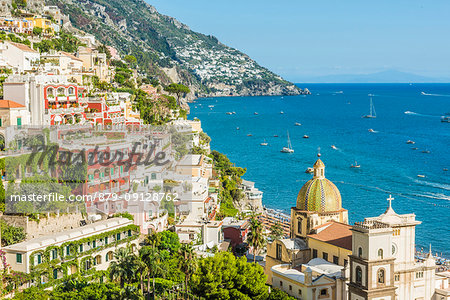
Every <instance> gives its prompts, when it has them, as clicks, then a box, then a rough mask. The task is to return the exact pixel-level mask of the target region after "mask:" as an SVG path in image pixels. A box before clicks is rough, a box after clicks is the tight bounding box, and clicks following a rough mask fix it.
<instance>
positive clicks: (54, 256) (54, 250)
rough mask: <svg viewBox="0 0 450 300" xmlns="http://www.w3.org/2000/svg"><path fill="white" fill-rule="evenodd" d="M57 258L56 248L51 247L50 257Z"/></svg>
mask: <svg viewBox="0 0 450 300" xmlns="http://www.w3.org/2000/svg"><path fill="white" fill-rule="evenodd" d="M57 258H58V250H57V249H53V250H52V259H57Z"/></svg>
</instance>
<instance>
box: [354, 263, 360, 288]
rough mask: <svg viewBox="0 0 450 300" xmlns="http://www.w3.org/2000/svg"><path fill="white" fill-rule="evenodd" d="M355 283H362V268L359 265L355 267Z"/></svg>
mask: <svg viewBox="0 0 450 300" xmlns="http://www.w3.org/2000/svg"><path fill="white" fill-rule="evenodd" d="M355 281H356V283H357V284H361V285H362V269H361V267H359V266H358V267H356V280H355Z"/></svg>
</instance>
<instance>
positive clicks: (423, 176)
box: [417, 174, 425, 178]
mask: <svg viewBox="0 0 450 300" xmlns="http://www.w3.org/2000/svg"><path fill="white" fill-rule="evenodd" d="M417 177H420V178H425V175H422V174H418V175H417Z"/></svg>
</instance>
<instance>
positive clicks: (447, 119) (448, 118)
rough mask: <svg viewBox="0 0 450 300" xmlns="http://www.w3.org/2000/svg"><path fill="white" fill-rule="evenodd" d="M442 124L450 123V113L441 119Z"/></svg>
mask: <svg viewBox="0 0 450 300" xmlns="http://www.w3.org/2000/svg"><path fill="white" fill-rule="evenodd" d="M441 122H442V123H450V113H446V114H445V115H444V116H442V117H441Z"/></svg>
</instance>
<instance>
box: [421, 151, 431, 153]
mask: <svg viewBox="0 0 450 300" xmlns="http://www.w3.org/2000/svg"><path fill="white" fill-rule="evenodd" d="M422 153H430V151H429V150H423V151H422Z"/></svg>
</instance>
